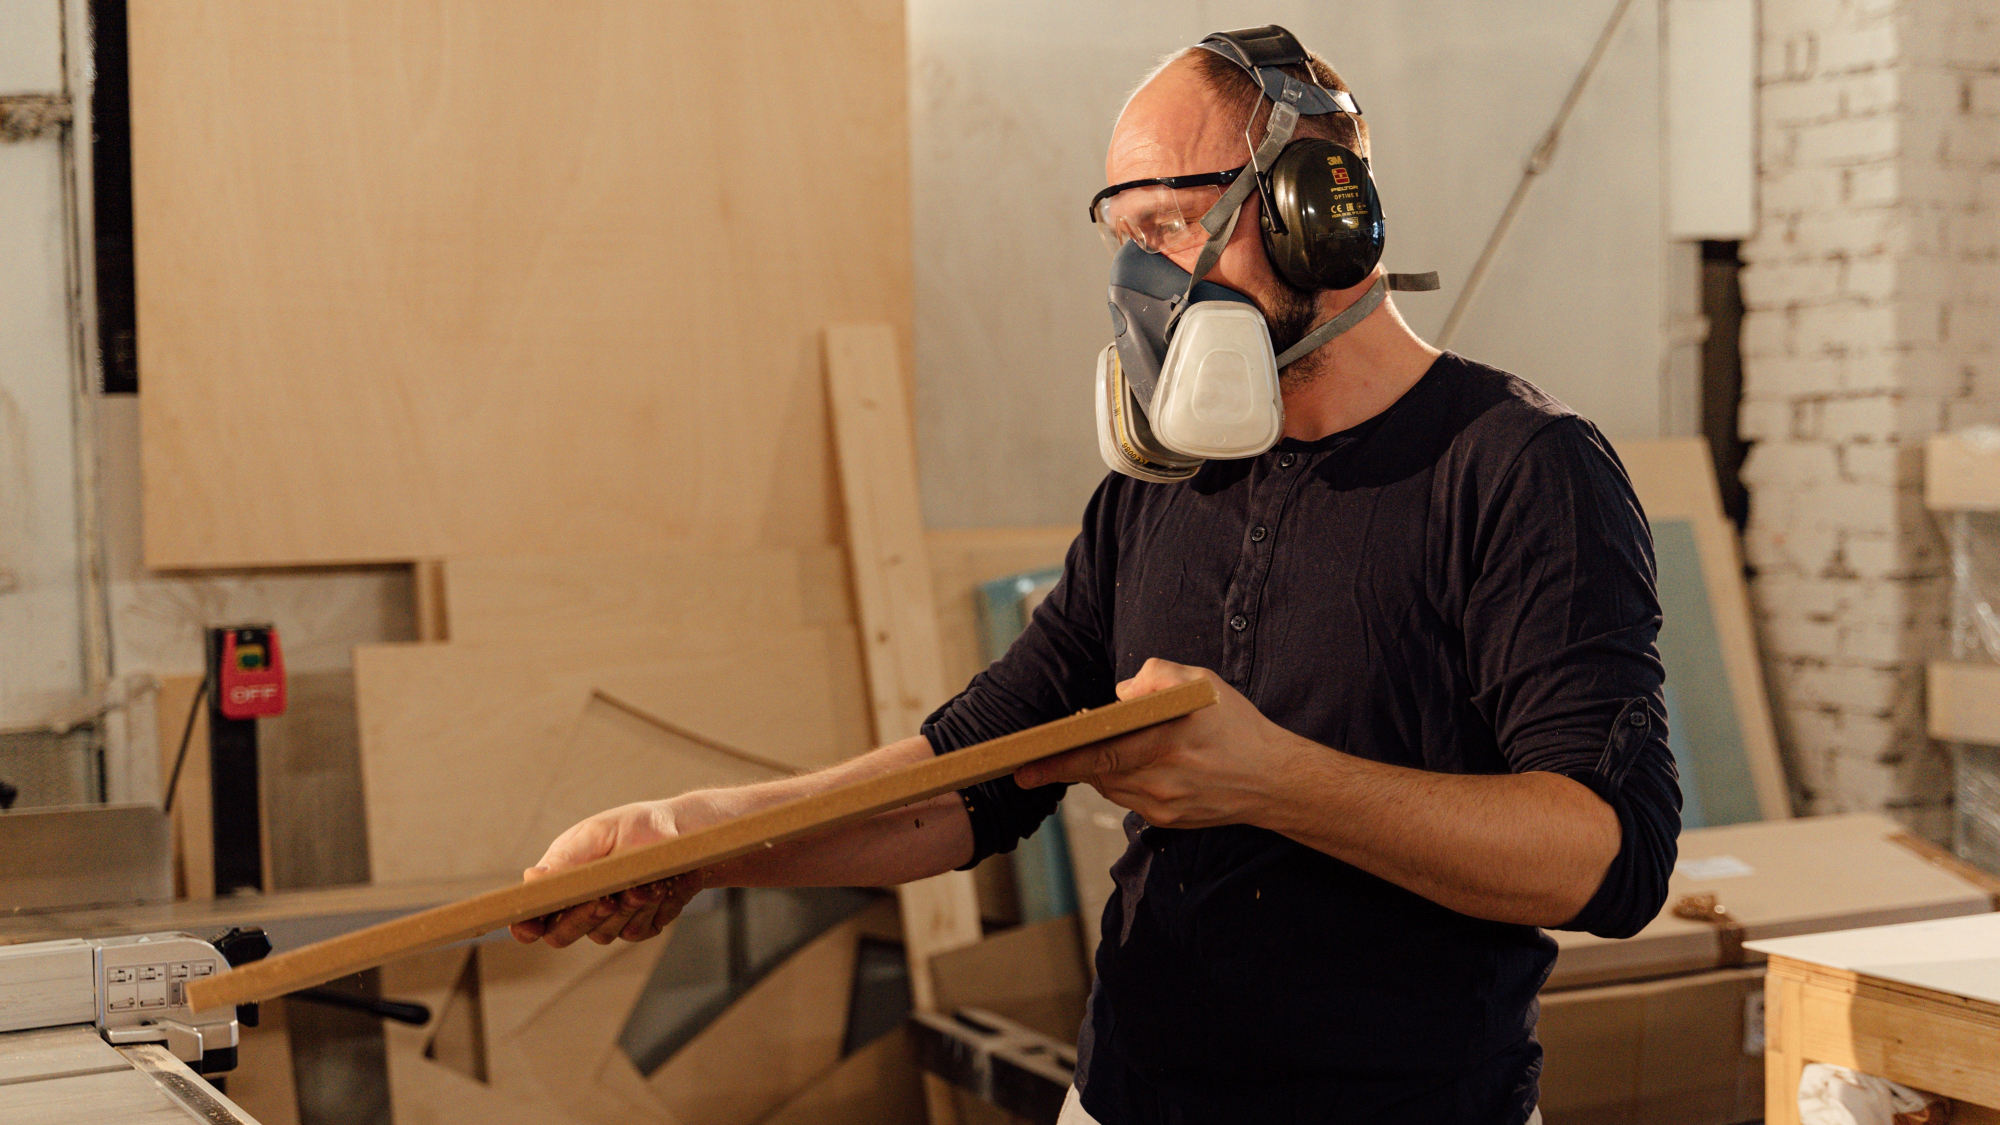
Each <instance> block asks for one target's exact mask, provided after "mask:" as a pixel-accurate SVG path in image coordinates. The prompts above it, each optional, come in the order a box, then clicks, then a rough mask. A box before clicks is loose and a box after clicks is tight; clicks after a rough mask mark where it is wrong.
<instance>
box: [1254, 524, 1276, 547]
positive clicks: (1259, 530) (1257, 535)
mask: <svg viewBox="0 0 2000 1125" xmlns="http://www.w3.org/2000/svg"><path fill="white" fill-rule="evenodd" d="M1269 534H1271V532H1270V531H1269V530H1268V529H1267V528H1265V527H1263V526H1262V525H1261V524H1260V525H1258V526H1257V527H1253V528H1251V529H1250V542H1252V543H1262V542H1263V541H1264V537H1265V536H1266V535H1269Z"/></svg>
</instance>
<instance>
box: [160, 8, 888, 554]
mask: <svg viewBox="0 0 2000 1125" xmlns="http://www.w3.org/2000/svg"><path fill="white" fill-rule="evenodd" d="M129 21H130V34H131V42H132V47H133V50H132V57H131V82H132V87H131V89H132V97H131V101H132V149H133V153H132V155H133V194H134V207H133V219H134V237H135V240H136V243H137V247H138V253H137V258H138V266H137V290H138V319H139V324H140V329H139V339H140V345H139V346H140V358H139V366H140V369H141V370H142V371H144V372H145V375H144V379H145V382H146V394H145V396H144V397H143V399H142V401H141V403H140V409H141V413H142V416H143V424H142V430H143V439H142V441H143V467H144V474H145V478H144V483H145V518H146V525H145V538H146V544H145V553H146V558H147V561H148V562H149V563H150V564H152V565H154V566H219V565H250V564H279V563H307V562H334V561H354V560H413V559H425V558H448V557H452V556H458V555H470V554H505V553H511V552H532V551H546V550H549V549H550V547H551V545H558V544H571V543H588V544H591V545H593V548H594V549H597V550H604V551H618V552H629V553H642V552H646V551H656V550H661V549H664V548H667V547H669V546H671V545H673V544H675V543H678V542H700V543H702V544H704V545H707V546H714V547H724V546H734V547H749V546H752V545H757V544H775V545H804V544H822V543H829V542H833V541H835V540H836V539H837V532H836V530H835V529H834V528H833V527H832V526H831V516H830V513H831V512H832V511H833V501H832V493H831V486H832V482H831V479H830V475H829V473H830V462H829V459H828V455H827V445H826V428H825V409H824V402H825V399H824V395H823V393H822V390H821V385H822V384H821V382H820V367H819V348H818V341H817V332H818V330H819V327H820V326H821V325H823V324H826V323H828V322H829V321H835V320H853V319H866V320H871V321H879V322H883V323H887V324H890V325H893V326H894V328H895V331H896V333H897V336H898V338H899V339H900V340H907V337H908V328H909V306H910V236H909V218H908V215H909V159H908V152H907V149H908V143H909V142H908V128H907V124H906V122H907V111H906V104H905V103H906V99H907V95H906V86H907V82H906V79H907V73H906V69H905V66H904V29H903V9H902V5H901V4H900V3H898V2H896V0H830V2H822V0H742V2H736V3H728V4H713V3H700V2H696V0H661V2H657V3H645V4H631V3H620V2H617V0H525V2H521V3H507V4H493V3H490V2H488V0H410V2H392V0H299V2H296V3H286V4H267V3H258V2H254V0H193V2H184V0H137V2H134V3H133V4H132V5H131V6H130V13H129ZM774 153H781V154H782V157H780V158H778V163H777V164H775V165H774V163H773V159H774V158H773V154H774ZM802 185H809V188H806V189H803V190H806V191H807V192H808V193H809V197H810V201H811V202H810V205H801V200H802V199H803V198H806V196H803V195H802V194H801V192H802ZM251 482H254V486H253V485H252V483H251Z"/></svg>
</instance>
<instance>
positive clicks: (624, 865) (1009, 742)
mask: <svg viewBox="0 0 2000 1125" xmlns="http://www.w3.org/2000/svg"><path fill="white" fill-rule="evenodd" d="M1216 698H1217V697H1216V693H1215V688H1214V686H1213V685H1212V684H1210V683H1208V682H1207V681H1205V680H1203V681H1197V682H1194V683H1188V684H1181V685H1178V686H1176V687H1172V688H1168V689H1167V690H1165V691H1161V692H1156V693H1154V694H1152V695H1146V696H1141V697H1139V698H1137V699H1129V700H1123V701H1120V702H1118V703H1113V704H1109V705H1107V706H1104V707H1099V708H1097V709H1095V710H1091V711H1084V712H1081V713H1079V714H1076V715H1072V716H1070V717H1068V718H1065V719H1058V720H1056V721H1055V722H1052V723H1044V724H1042V725H1041V726H1037V727H1031V728H1029V729H1027V730H1025V731H1021V732H1018V733H1016V734H1011V735H1007V736H1006V737H1004V738H997V739H994V740H992V741H990V742H983V743H980V744H978V745H976V746H970V747H967V748H966V749H964V750H960V751H958V752H956V753H952V754H945V755H941V756H938V757H935V758H931V759H928V760H925V761H920V762H913V763H911V764H909V765H906V766H902V767H899V768H897V769H895V770H891V771H889V772H887V773H884V774H880V775H878V776H875V777H872V778H867V779H865V780H862V781H857V782H852V783H850V784H847V785H842V786H838V787H836V788H834V789H831V790H828V791H826V792H824V793H820V794H818V795H815V796H811V797H802V798H799V799H797V800H792V801H786V802H784V803H782V804H778V805H773V806H771V807H770V808H766V809H762V810H759V811H757V812H753V813H749V814H747V815H745V816H741V817H738V818H736V819H735V820H731V821H728V822H727V823H723V824H718V825H715V826H713V827H710V828H705V829H702V830H700V831H697V832H691V833H689V834H688V835H686V836H681V837H677V838H675V839H672V840H664V841H661V842H660V843H657V844H649V845H646V846H644V847H639V848H633V849H631V850H629V851H624V852H620V853H617V854H615V855H611V856H607V857H605V858H603V859H600V860H596V861H594V862H591V863H586V864H582V865H580V866H577V867H573V868H570V869H568V870H566V871H561V872H558V873H556V874H554V875H550V876H547V877H546V878H543V879H538V880H536V881H534V882H529V883H522V884H520V885H518V886H511V887H505V888H502V889H500V890H497V891H491V892H488V893H486V894H483V895H478V896H475V897H473V898H469V899H466V900H464V901H462V902H457V903H453V904H451V905H448V906H442V907H438V908H436V909H434V910H427V911H424V912H422V913H420V914H413V915H410V916H409V917H406V918H398V919H396V920H394V921H391V922H385V923H383V924H381V925H378V926H372V927H370V928H368V929H365V930H358V931H355V932H354V933H351V934H346V935H343V936H341V937H338V938H334V939H332V940H330V941H324V942H320V943H318V944H316V945H310V946H307V947H305V948H303V949H299V950H295V951H293V952H291V953H285V954H280V955H278V956H276V957H271V958H268V959H266V960H263V961H258V962H255V963H253V964H250V965H246V966H244V967H242V968H240V969H235V970H232V971H230V972H228V973H224V974H222V975H221V976H218V977H214V978H212V979H209V980H201V981H195V982H192V983H190V984H189V985H188V1003H189V1004H190V1006H192V1007H193V1008H195V1009H197V1010H207V1009H210V1008H216V1007H220V1006H222V1005H226V1004H243V1003H249V1002H252V1001H256V1000H265V999H269V998H271V997H273V996H280V995H283V994H285V993H287V992H294V991H297V990H298V989H301V988H309V987H311V986H312V985H315V984H322V983H325V982H326V981H329V980H332V979H334V978H335V977H340V976H345V975H346V974H348V973H353V972H359V971H360V970H362V969H366V968H371V967H373V966H376V965H380V964H382V963H383V962H385V961H388V960H390V959H392V958H395V957H400V956H404V955H407V954H411V953H417V952H421V951H423V950H426V949H435V948H437V947H439V946H442V945H447V944H450V943H451V942H455V941H463V940H465V939H467V938H472V937H477V936H479V935H480V934H483V933H487V932H489V931H491V930H496V929H499V928H500V927H502V926H507V925H511V924H512V923H515V922H519V921H523V920H525V919H528V918H538V917H542V916H544V915H547V914H551V913H554V912H556V911H559V910H562V909H565V908H567V907H570V906H575V905H576V904H578V903H581V902H588V901H590V900H592V899H595V898H600V897H603V896H604V895H608V894H613V893H616V892H618V891H621V890H624V889H626V888H628V887H634V886H637V885H639V884H641V883H649V882H653V881H654V880H657V879H664V878H666V877H668V876H670V875H678V874H680V873H682V872H686V871H692V870H695V869H696V868H700V867H706V866H709V865H711V864H715V863H720V862H722V861H723V860H727V859H733V858H735V857H737V856H741V855H747V854H749V853H751V852H754V851H757V850H759V849H761V848H768V847H773V846H775V845H777V844H780V843H783V842H785V841H787V840H796V839H799V838H801V837H804V836H810V835H814V834H817V833H820V832H824V831H826V830H828V829H831V828H836V827H839V826H840V825H843V824H850V823H853V822H854V821H857V820H861V819H864V818H866V817H869V816H873V815H874V814H876V813H880V812H886V811H888V810H891V809H896V808H901V807H903V806H904V805H908V804H912V803H914V802H917V801H922V800H925V799H928V798H930V797H934V796H937V795H938V794H941V793H949V792H951V791H953V790H956V789H962V788H964V787H965V786H968V785H976V784H978V783H979V782H982V781H990V780H992V779H993V778H996V777H999V776H1001V775H1002V774H1007V773H1011V772H1013V771H1014V770H1016V769H1018V768H1019V767H1021V766H1023V765H1026V764H1027V763H1029V762H1032V761H1037V760H1039V759H1041V758H1046V757H1049V756H1050V755H1053V754H1060V753H1062V752H1064V751H1067V750H1074V749H1077V748H1078V747H1082V746H1088V745H1090V744H1091V743H1094V742H1099V741H1102V740H1104V739H1107V738H1114V737H1116V736H1118V735H1121V734H1127V733H1130V732H1132V731H1135V730H1138V729H1140V728H1142V727H1148V726H1152V725H1154V724H1156V723H1162V722H1166V721H1168V720H1171V719H1177V718H1180V717H1182V716H1184V715H1188V714H1191V713H1193V712H1194V711H1197V710H1200V709H1201V708H1203V707H1207V706H1211V705H1212V704H1214V703H1215V702H1216Z"/></svg>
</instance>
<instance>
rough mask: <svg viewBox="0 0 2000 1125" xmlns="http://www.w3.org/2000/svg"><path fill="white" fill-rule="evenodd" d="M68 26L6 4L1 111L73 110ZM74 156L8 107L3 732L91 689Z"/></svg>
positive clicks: (2, 222)
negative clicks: (75, 311)
mask: <svg viewBox="0 0 2000 1125" xmlns="http://www.w3.org/2000/svg"><path fill="white" fill-rule="evenodd" d="M61 16H62V6H61V4H60V3H59V2H58V0H34V2H16V3H8V4H4V5H0V99H9V98H10V97H11V96H16V95H28V96H31V97H33V96H39V97H40V98H44V99H46V98H51V97H53V98H56V99H60V98H61V96H62V93H63V55H62V19H61ZM25 101H26V99H22V102H23V103H25ZM25 116H26V115H25V114H24V115H23V117H25ZM37 116H38V117H39V115H37ZM17 120H18V121H19V123H18V124H9V123H13V122H16V121H17ZM63 145H64V140H63V136H62V128H61V126H60V124H51V125H42V126H39V127H36V126H30V125H28V124H27V123H26V121H25V120H19V119H17V118H16V117H15V116H14V114H13V113H11V112H10V107H9V106H8V105H7V104H6V103H5V102H4V101H0V263H5V267H6V268H5V269H0V638H5V643H4V644H0V729H5V728H9V727H19V726H25V725H29V724H32V723H35V722H37V721H39V720H41V719H42V718H43V717H44V716H45V715H46V714H47V713H48V711H49V710H50V709H52V708H55V707H58V706H61V705H64V704H68V703H72V702H73V701H74V700H75V698H76V696H77V695H78V693H79V692H80V691H81V689H82V688H83V678H84V670H83V664H82V643H81V637H82V624H81V621H80V618H79V610H80V606H81V602H80V598H79V592H78V582H79V574H80V571H79V566H78V562H79V556H78V546H77V544H78V535H77V491H76V483H77V481H76V473H75V467H76V446H75V440H76V423H75V410H74V407H75V402H76V398H77V396H76V395H74V394H73V392H72V388H73V387H74V385H75V378H76V376H75V371H76V367H75V363H74V355H73V353H72V351H71V348H70V311H69V301H68V296H69V295H68V277H69V274H68V256H67V255H68V238H67V234H66V230H67V228H66V226H65V223H64V218H63V215H64V195H63V187H64V169H63Z"/></svg>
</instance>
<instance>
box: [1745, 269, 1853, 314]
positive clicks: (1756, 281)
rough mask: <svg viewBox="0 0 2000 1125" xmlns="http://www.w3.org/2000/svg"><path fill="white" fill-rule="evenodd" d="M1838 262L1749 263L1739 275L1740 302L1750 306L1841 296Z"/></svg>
mask: <svg viewBox="0 0 2000 1125" xmlns="http://www.w3.org/2000/svg"><path fill="white" fill-rule="evenodd" d="M1840 274H1841V266H1840V263H1839V262H1828V261H1819V262H1773V263H1770V264H1760V265H1751V266H1748V267H1746V268H1745V269H1744V270H1743V271H1742V273H1741V274H1740V275H1739V276H1740V278H1741V282H1742V285H1743V302H1744V304H1745V306H1746V307H1750V308H1781V307H1784V306H1786V305H1796V304H1809V303H1814V302H1828V301H1832V300H1833V299H1834V298H1835V297H1837V296H1839V295H1840Z"/></svg>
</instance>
